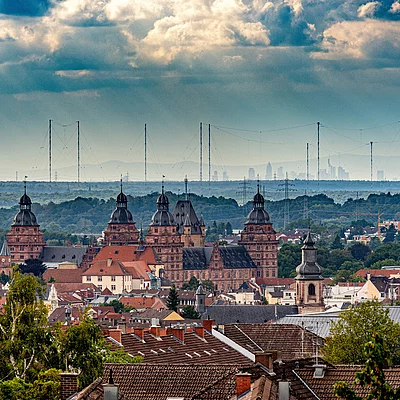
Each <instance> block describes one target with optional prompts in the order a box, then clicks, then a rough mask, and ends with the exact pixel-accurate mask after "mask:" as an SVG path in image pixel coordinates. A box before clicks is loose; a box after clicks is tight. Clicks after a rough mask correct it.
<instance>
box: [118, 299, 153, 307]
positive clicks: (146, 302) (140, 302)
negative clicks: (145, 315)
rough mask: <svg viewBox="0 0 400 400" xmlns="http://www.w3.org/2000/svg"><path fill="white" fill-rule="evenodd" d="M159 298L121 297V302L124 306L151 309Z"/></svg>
mask: <svg viewBox="0 0 400 400" xmlns="http://www.w3.org/2000/svg"><path fill="white" fill-rule="evenodd" d="M156 300H157V297H127V296H122V297H120V299H119V301H120V302H121V303H122V304H123V305H124V306H131V307H133V308H138V309H140V308H151V307H152V306H153V305H154V303H155V302H156Z"/></svg>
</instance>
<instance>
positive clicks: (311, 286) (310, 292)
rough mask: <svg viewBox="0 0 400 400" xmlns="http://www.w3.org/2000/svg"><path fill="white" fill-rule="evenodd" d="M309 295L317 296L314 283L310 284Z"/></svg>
mask: <svg viewBox="0 0 400 400" xmlns="http://www.w3.org/2000/svg"><path fill="white" fill-rule="evenodd" d="M308 295H309V296H315V285H314V284H313V283H310V284H309V285H308Z"/></svg>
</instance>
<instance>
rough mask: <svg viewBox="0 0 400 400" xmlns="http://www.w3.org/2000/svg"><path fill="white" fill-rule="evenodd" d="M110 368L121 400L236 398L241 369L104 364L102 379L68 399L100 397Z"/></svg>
mask: <svg viewBox="0 0 400 400" xmlns="http://www.w3.org/2000/svg"><path fill="white" fill-rule="evenodd" d="M110 369H112V376H113V380H114V382H115V384H117V385H118V390H119V393H120V395H121V397H122V398H123V399H124V400H160V399H164V400H165V399H168V398H182V399H184V400H191V399H193V400H194V399H196V400H200V399H204V400H205V399H207V400H227V399H231V398H234V397H235V394H236V380H235V375H236V374H237V373H239V372H240V370H239V369H238V367H236V366H227V365H225V366H212V365H185V364H181V365H165V364H164V365H154V364H152V365H148V364H143V363H142V364H106V366H105V370H104V376H103V381H101V380H100V379H99V380H96V381H95V382H94V383H93V384H92V385H90V386H89V387H87V388H85V389H84V390H82V392H80V393H79V394H77V395H75V396H74V397H72V399H71V400H89V399H90V400H92V399H102V398H103V386H102V384H103V383H107V382H108V379H109V371H110Z"/></svg>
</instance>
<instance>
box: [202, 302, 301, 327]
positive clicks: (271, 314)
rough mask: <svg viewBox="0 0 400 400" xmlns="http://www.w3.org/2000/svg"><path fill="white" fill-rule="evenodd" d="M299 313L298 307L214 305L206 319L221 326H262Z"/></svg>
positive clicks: (205, 316) (209, 308)
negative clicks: (243, 324) (244, 324)
mask: <svg viewBox="0 0 400 400" xmlns="http://www.w3.org/2000/svg"><path fill="white" fill-rule="evenodd" d="M297 313H298V308H297V306H281V305H268V306H264V305H259V306H252V305H222V306H218V305H215V306H214V305H212V306H209V307H207V311H206V312H205V315H204V319H207V318H210V319H213V320H215V321H216V323H217V324H221V325H225V324H234V323H246V324H262V323H264V322H268V321H274V320H276V319H279V318H282V317H284V316H286V315H293V314H297Z"/></svg>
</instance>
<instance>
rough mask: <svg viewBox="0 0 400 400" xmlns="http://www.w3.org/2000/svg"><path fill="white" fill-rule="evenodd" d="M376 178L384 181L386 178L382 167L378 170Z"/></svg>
mask: <svg viewBox="0 0 400 400" xmlns="http://www.w3.org/2000/svg"><path fill="white" fill-rule="evenodd" d="M376 179H377V180H378V181H384V180H385V171H384V170H382V169H378V171H376Z"/></svg>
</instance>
